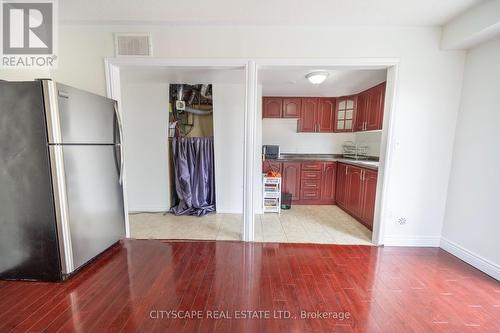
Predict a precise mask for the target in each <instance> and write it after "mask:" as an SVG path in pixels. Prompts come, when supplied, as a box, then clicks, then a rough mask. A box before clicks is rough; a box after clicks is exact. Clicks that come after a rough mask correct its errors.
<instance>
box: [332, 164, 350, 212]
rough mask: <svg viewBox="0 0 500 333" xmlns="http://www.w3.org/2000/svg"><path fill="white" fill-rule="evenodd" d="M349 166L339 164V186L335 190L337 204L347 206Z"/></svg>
mask: <svg viewBox="0 0 500 333" xmlns="http://www.w3.org/2000/svg"><path fill="white" fill-rule="evenodd" d="M347 169H348V166H347V165H346V164H343V163H339V164H338V165H337V184H336V185H337V186H336V190H335V201H336V202H337V205H339V206H342V207H344V208H345V207H347V172H348V170H347Z"/></svg>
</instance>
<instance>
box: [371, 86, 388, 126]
mask: <svg viewBox="0 0 500 333" xmlns="http://www.w3.org/2000/svg"><path fill="white" fill-rule="evenodd" d="M384 97H385V82H384V83H382V84H380V85H378V86H376V87H374V88H372V89H370V91H369V98H368V112H367V115H366V130H368V131H372V130H378V129H382V121H383V118H384Z"/></svg>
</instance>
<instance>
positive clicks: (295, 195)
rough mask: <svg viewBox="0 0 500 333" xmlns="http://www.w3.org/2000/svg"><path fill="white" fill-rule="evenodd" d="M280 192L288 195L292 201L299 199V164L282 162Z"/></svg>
mask: <svg viewBox="0 0 500 333" xmlns="http://www.w3.org/2000/svg"><path fill="white" fill-rule="evenodd" d="M282 170H283V171H282V173H281V177H282V192H283V193H290V194H291V195H292V201H294V200H299V199H300V162H283V167H282Z"/></svg>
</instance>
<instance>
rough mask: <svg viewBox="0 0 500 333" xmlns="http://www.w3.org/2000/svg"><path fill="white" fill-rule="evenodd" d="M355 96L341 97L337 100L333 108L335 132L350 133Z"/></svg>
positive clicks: (353, 116)
mask: <svg viewBox="0 0 500 333" xmlns="http://www.w3.org/2000/svg"><path fill="white" fill-rule="evenodd" d="M356 101H357V96H355V95H354V96H343V97H339V98H337V102H336V108H335V120H334V124H335V129H334V130H335V132H352V131H353V130H354V120H355V112H356Z"/></svg>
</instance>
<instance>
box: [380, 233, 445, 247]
mask: <svg viewBox="0 0 500 333" xmlns="http://www.w3.org/2000/svg"><path fill="white" fill-rule="evenodd" d="M439 241H440V237H429V236H427V237H426V236H423V237H411V236H387V235H386V236H385V237H384V245H385V246H421V247H439Z"/></svg>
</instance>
